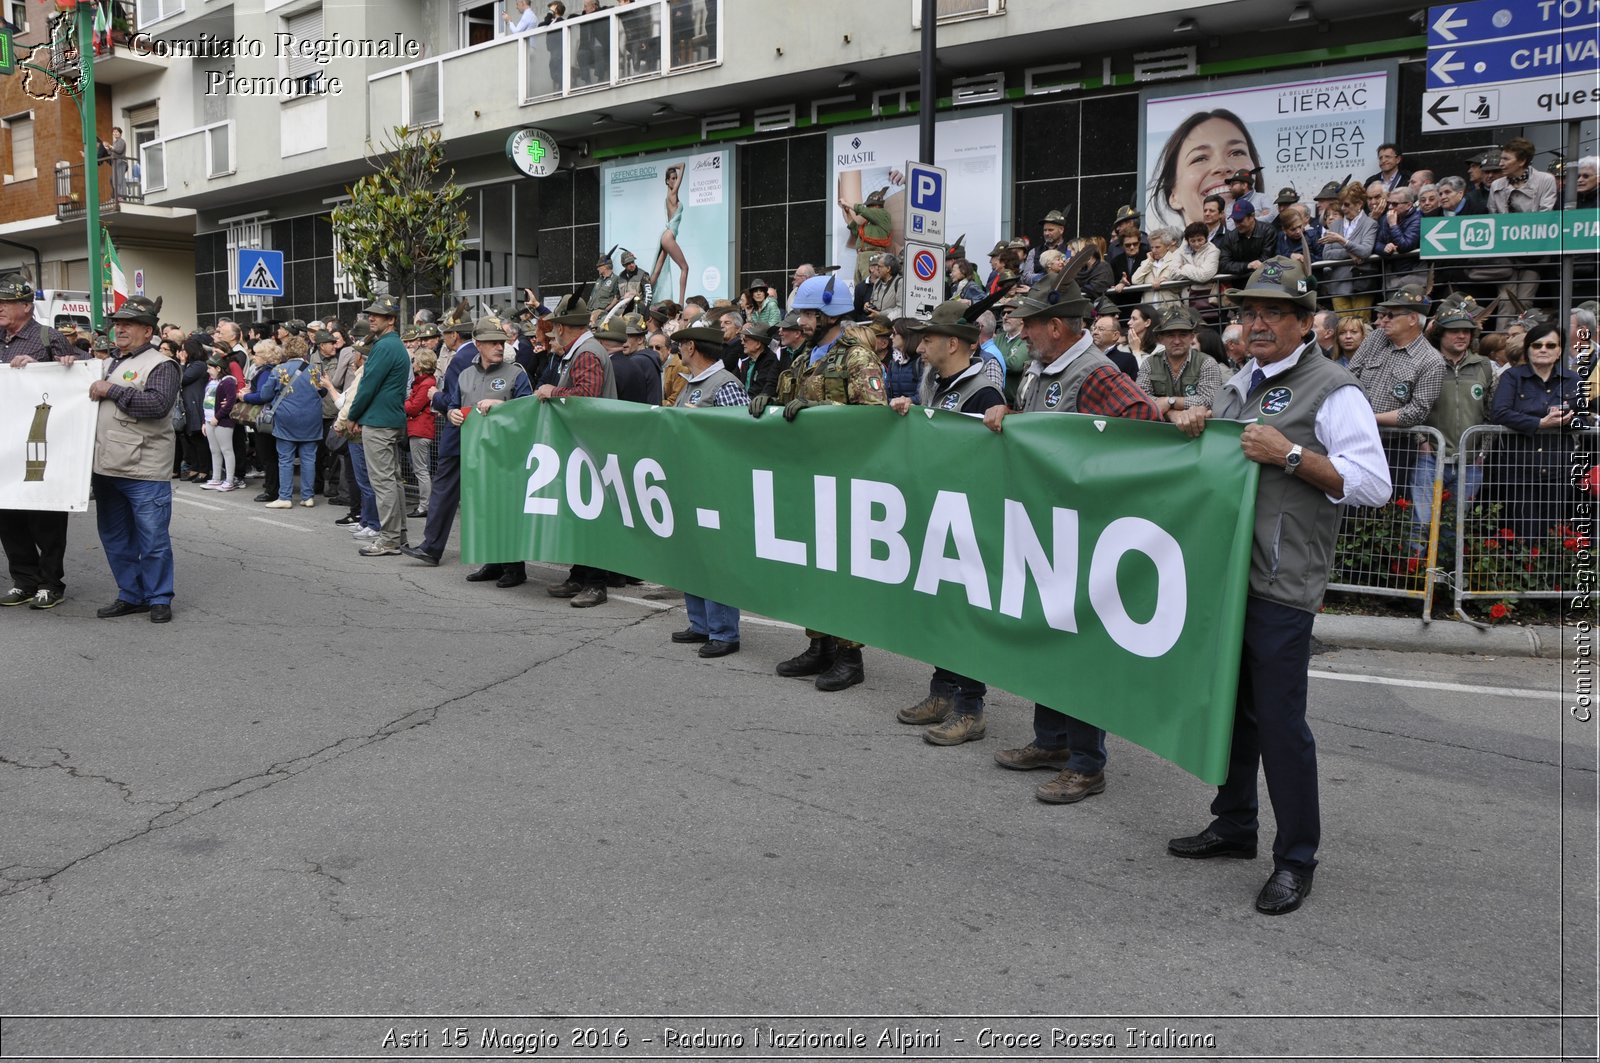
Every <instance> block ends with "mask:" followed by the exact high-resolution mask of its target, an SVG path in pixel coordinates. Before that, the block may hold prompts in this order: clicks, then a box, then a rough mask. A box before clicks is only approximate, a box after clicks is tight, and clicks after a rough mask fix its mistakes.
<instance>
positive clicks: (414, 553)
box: [400, 546, 439, 567]
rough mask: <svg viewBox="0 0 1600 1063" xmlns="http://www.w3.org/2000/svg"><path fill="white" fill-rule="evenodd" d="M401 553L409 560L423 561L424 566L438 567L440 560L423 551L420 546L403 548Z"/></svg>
mask: <svg viewBox="0 0 1600 1063" xmlns="http://www.w3.org/2000/svg"><path fill="white" fill-rule="evenodd" d="M400 552H401V553H402V554H405V555H406V556H407V557H409V558H412V559H414V560H417V561H421V562H422V563H423V564H424V565H433V566H434V567H438V564H439V559H438V558H437V557H434V556H433V555H432V554H430V553H428V551H426V550H424V549H422V547H420V546H402V547H401V548H400Z"/></svg>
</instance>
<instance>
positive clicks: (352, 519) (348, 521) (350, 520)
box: [334, 513, 361, 528]
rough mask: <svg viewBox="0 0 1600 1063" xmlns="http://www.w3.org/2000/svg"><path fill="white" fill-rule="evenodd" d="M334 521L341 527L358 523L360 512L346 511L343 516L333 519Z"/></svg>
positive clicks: (359, 521)
mask: <svg viewBox="0 0 1600 1063" xmlns="http://www.w3.org/2000/svg"><path fill="white" fill-rule="evenodd" d="M334 523H335V524H337V525H338V526H339V527H341V528H348V527H350V526H351V525H353V524H360V523H361V514H359V513H346V514H345V515H344V516H342V517H340V518H339V519H338V520H336V521H334Z"/></svg>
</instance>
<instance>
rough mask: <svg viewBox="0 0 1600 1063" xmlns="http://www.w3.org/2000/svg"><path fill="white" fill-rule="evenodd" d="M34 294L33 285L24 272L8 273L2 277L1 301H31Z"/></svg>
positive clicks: (0, 287)
mask: <svg viewBox="0 0 1600 1063" xmlns="http://www.w3.org/2000/svg"><path fill="white" fill-rule="evenodd" d="M33 294H34V293H33V285H31V284H29V283H28V278H26V277H24V276H23V275H22V274H20V273H8V274H6V275H5V276H4V277H0V303H31V302H33Z"/></svg>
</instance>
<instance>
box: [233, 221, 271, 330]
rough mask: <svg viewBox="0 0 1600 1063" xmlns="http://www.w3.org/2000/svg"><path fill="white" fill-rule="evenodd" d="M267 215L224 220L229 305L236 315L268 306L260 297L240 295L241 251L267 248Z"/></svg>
mask: <svg viewBox="0 0 1600 1063" xmlns="http://www.w3.org/2000/svg"><path fill="white" fill-rule="evenodd" d="M266 219H267V216H266V215H265V214H252V215H250V216H249V217H246V218H224V219H223V222H224V223H225V224H226V225H227V226H228V229H227V233H228V236H227V242H226V243H227V249H228V305H229V307H230V308H231V309H232V310H233V311H234V312H236V313H238V312H245V311H251V312H253V311H257V310H259V309H260V308H261V307H263V306H265V305H266V301H265V300H264V299H262V298H260V297H258V296H253V295H240V294H239V251H240V250H241V249H244V248H252V247H262V248H264V247H266V245H267V242H266V240H265V236H266V232H265V226H264V225H263V224H262V223H263V222H264V221H266Z"/></svg>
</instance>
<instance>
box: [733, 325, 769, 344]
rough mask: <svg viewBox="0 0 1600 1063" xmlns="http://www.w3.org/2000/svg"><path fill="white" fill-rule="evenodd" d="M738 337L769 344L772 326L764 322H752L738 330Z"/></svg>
mask: <svg viewBox="0 0 1600 1063" xmlns="http://www.w3.org/2000/svg"><path fill="white" fill-rule="evenodd" d="M739 335H740V336H743V337H745V338H747V339H752V340H760V341H761V342H762V343H769V342H771V340H772V326H771V325H768V324H767V323H766V322H764V321H752V322H750V323H749V324H748V325H746V326H745V327H744V328H742V329H740V330H739Z"/></svg>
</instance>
